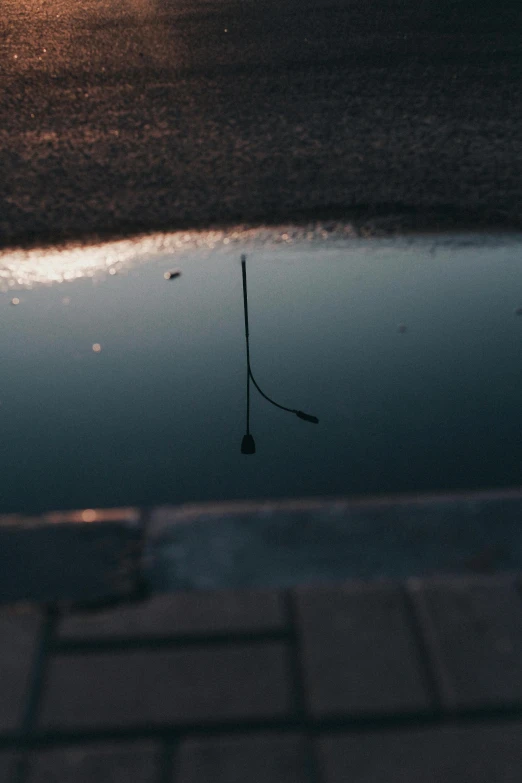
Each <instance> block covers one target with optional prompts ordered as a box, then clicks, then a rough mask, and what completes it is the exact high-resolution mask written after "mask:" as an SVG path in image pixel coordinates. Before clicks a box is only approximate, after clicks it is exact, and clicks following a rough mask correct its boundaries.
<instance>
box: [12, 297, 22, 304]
mask: <svg viewBox="0 0 522 783" xmlns="http://www.w3.org/2000/svg"><path fill="white" fill-rule="evenodd" d="M11 304H12V305H18V304H20V300H19V299H18V297H17V296H15V297H14V298H13V299H11Z"/></svg>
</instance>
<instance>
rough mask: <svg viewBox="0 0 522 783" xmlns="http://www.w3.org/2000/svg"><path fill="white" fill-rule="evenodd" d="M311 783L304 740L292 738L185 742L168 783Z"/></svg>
mask: <svg viewBox="0 0 522 783" xmlns="http://www.w3.org/2000/svg"><path fill="white" fill-rule="evenodd" d="M247 780H248V781H255V783H313V781H312V780H311V778H310V776H309V771H308V768H307V758H306V740H305V738H304V737H300V736H298V735H294V734H287V735H280V736H278V735H270V734H268V735H267V734H264V735H263V734H259V735H251V736H243V737H230V736H228V737H227V736H224V737H219V738H212V739H203V738H189V739H186V740H184V741H183V742H182V744H181V747H180V749H179V752H178V754H177V759H176V764H175V769H174V774H173V776H172V778H171V781H169V783H244V781H247Z"/></svg>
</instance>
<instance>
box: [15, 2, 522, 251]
mask: <svg viewBox="0 0 522 783" xmlns="http://www.w3.org/2000/svg"><path fill="white" fill-rule="evenodd" d="M520 34H521V15H520V8H519V3H518V0H517V1H516V2H511V1H506V0H505V2H503V3H501V4H498V3H493V2H487V3H479V4H477V3H474V4H471V3H470V2H468V0H457V1H456V2H450V0H444V2H435V1H433V2H430V1H428V0H424V2H421V3H419V2H401V3H398V2H396V1H395V0H379V2H374V3H369V2H367V0H357V1H356V2H352V1H350V2H347V0H346V1H343V0H335V1H333V2H310V1H307V2H305V3H304V4H303V3H301V2H299V3H297V2H294V0H284V2H280V1H279V0H278V2H272V0H262V2H259V0H256V1H255V2H250V1H247V0H245V1H244V2H241V3H237V2H232V1H230V0H221V1H220V2H190V3H187V2H184V0H165V1H164V2H162V1H161V0H132V2H127V3H124V4H122V3H118V2H116V1H115V0H104V1H103V2H94V1H93V0H83V2H78V3H69V2H64V1H63V0H51V1H50V2H48V3H46V4H35V3H34V2H32V0H3V3H2V17H1V19H0V58H1V62H2V75H1V81H0V105H1V107H2V109H1V122H0V171H1V172H2V177H1V179H0V244H2V245H4V246H5V245H12V244H16V243H20V242H41V241H44V240H45V241H51V242H52V241H55V240H57V239H60V238H63V237H68V238H70V237H78V236H86V235H90V234H92V233H100V234H104V235H108V234H110V235H115V234H121V233H134V232H136V231H140V230H149V229H168V228H176V227H187V226H189V227H193V226H195V225H200V226H204V227H208V225H209V224H215V223H226V224H233V223H236V222H238V221H254V222H261V223H265V222H267V221H268V222H272V223H273V222H276V223H277V222H280V221H281V220H289V219H292V220H295V219H298V218H305V219H309V218H310V219H316V218H318V217H320V216H323V217H324V216H327V217H342V218H348V219H350V220H355V221H356V222H358V223H360V224H361V225H369V226H370V227H372V226H375V224H376V222H377V223H382V224H383V225H384V226H385V227H390V226H393V227H408V226H414V227H423V226H424V227H426V226H430V227H433V226H437V225H445V226H446V227H448V226H449V227H455V226H457V225H463V224H466V225H469V224H471V223H473V224H475V225H477V224H481V225H485V224H486V225H487V224H489V225H492V224H499V223H502V224H504V225H505V224H508V225H510V226H520V223H521V215H520V206H519V205H520V203H521V196H522V191H521V182H522V177H521V174H522V157H521V155H522V147H521V144H520V128H519V122H518V117H519V116H520V115H521V114H522V103H521V101H522V98H521V93H520V90H519V84H520V81H521V75H522V74H521V68H522V64H521V58H520Z"/></svg>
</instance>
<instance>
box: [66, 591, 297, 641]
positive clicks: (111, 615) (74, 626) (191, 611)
mask: <svg viewBox="0 0 522 783" xmlns="http://www.w3.org/2000/svg"><path fill="white" fill-rule="evenodd" d="M284 626H285V617H284V611H283V602H282V599H281V595H280V594H279V593H277V592H276V591H275V590H272V591H268V590H241V591H232V590H222V591H215V592H208V591H205V592H203V591H202V592H198V593H171V594H166V595H156V596H153V597H152V598H151V599H150V600H148V601H140V602H139V603H133V604H126V605H123V606H118V607H117V608H114V609H106V610H103V611H89V612H75V613H71V614H68V615H66V616H65V617H64V619H63V620H62V622H61V623H60V626H59V636H60V638H61V639H63V640H76V641H80V640H87V639H91V640H94V639H105V640H108V639H115V638H119V639H126V638H154V637H178V636H187V635H213V634H230V633H256V632H264V631H265V632H266V631H277V630H282V629H283V628H284Z"/></svg>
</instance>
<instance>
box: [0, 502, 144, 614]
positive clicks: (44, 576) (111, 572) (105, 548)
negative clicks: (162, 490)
mask: <svg viewBox="0 0 522 783" xmlns="http://www.w3.org/2000/svg"><path fill="white" fill-rule="evenodd" d="M140 537H141V526H140V516H139V512H138V511H137V510H135V509H104V510H100V509H85V510H83V511H77V512H60V513H55V514H46V515H43V516H40V517H28V516H24V515H15V514H12V515H7V516H1V517H0V551H1V552H2V569H1V570H0V602H5V603H7V602H14V601H24V600H33V601H39V602H43V601H47V602H53V601H81V602H83V601H85V602H87V601H100V600H108V599H115V598H123V597H125V596H127V595H130V594H132V593H133V592H134V591H135V589H136V579H137V566H138V561H137V557H136V550H137V547H138V545H139V542H140ZM22 564H23V567H22Z"/></svg>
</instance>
